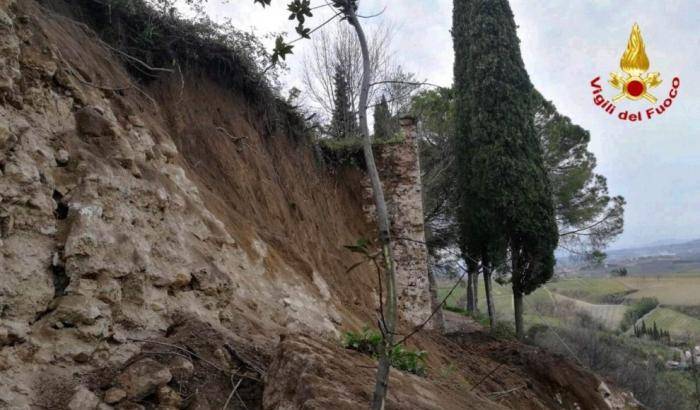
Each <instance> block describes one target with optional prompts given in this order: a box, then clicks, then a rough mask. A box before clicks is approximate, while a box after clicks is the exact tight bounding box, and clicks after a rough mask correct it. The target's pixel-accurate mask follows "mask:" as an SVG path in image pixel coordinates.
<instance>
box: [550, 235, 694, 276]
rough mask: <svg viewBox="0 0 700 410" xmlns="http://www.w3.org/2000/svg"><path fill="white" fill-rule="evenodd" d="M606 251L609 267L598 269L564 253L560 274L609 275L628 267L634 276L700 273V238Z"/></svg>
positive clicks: (560, 258) (560, 259)
mask: <svg viewBox="0 0 700 410" xmlns="http://www.w3.org/2000/svg"><path fill="white" fill-rule="evenodd" d="M606 252H607V254H608V258H607V261H606V264H605V266H603V267H599V268H595V269H591V268H587V267H585V263H584V262H581V261H579V260H576V258H568V257H566V256H560V257H559V259H558V262H559V263H558V267H559V269H560V274H563V275H570V274H583V275H588V276H605V275H608V274H610V271H612V270H613V269H616V268H619V267H625V268H627V270H628V272H629V274H630V275H634V276H657V275H665V274H686V273H692V272H700V239H694V240H691V241H686V242H681V243H672V244H668V243H666V244H659V245H647V246H642V247H638V248H628V249H614V250H608V251H606Z"/></svg>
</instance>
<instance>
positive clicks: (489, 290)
mask: <svg viewBox="0 0 700 410" xmlns="http://www.w3.org/2000/svg"><path fill="white" fill-rule="evenodd" d="M483 269H484V289H485V291H486V308H487V310H488V312H489V324H490V325H491V331H492V332H493V330H494V329H495V328H496V306H495V305H494V303H493V286H492V283H491V268H490V267H489V266H488V263H484V267H483Z"/></svg>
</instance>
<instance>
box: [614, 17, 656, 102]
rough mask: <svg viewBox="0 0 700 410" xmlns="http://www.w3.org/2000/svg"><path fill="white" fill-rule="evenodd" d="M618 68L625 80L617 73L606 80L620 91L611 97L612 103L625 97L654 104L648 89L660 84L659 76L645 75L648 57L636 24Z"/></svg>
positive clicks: (653, 98)
mask: <svg viewBox="0 0 700 410" xmlns="http://www.w3.org/2000/svg"><path fill="white" fill-rule="evenodd" d="M620 68H621V69H622V71H624V72H625V73H627V78H624V76H621V75H618V74H617V73H610V80H608V81H609V82H610V84H611V85H612V86H613V87H615V88H617V89H618V90H620V91H621V93H620V94H618V95H616V96H615V97H613V102H618V101H619V100H621V99H623V98H625V97H627V98H629V99H630V100H638V99H640V98H644V99H646V100H647V101H649V102H650V103H652V104H654V103H656V97H654V96H653V95H651V94H650V93H649V89H650V88H654V87H657V86H658V85H659V84H661V74H659V73H658V72H656V73H649V74H646V72H647V71H648V70H649V57H647V53H646V50H644V40H643V39H642V32H641V31H640V30H639V25H638V24H637V23H635V24H634V27H632V34H630V39H629V42H628V43H627V50H625V53H624V54H623V55H622V59H621V60H620Z"/></svg>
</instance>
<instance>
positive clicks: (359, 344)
mask: <svg viewBox="0 0 700 410" xmlns="http://www.w3.org/2000/svg"><path fill="white" fill-rule="evenodd" d="M381 342H382V335H381V334H380V333H379V332H378V331H376V330H372V329H370V328H369V327H367V326H365V328H364V329H363V330H362V332H361V333H355V332H345V340H344V341H343V347H345V348H346V349H352V350H356V351H358V352H360V353H364V354H367V355H370V356H372V357H376V356H377V354H378V353H379V344H380V343H381Z"/></svg>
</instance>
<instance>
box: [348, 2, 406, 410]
mask: <svg viewBox="0 0 700 410" xmlns="http://www.w3.org/2000/svg"><path fill="white" fill-rule="evenodd" d="M345 13H346V16H347V18H348V22H349V23H350V24H351V25H352V26H353V27H354V28H355V31H356V32H357V39H358V40H359V42H360V48H361V49H362V87H361V89H360V110H359V114H360V131H361V132H362V135H363V144H362V145H363V146H362V148H363V151H364V156H365V163H366V165H367V173H368V174H369V178H370V180H371V181H372V192H373V195H374V204H375V207H376V212H377V224H378V225H379V240H380V241H381V245H382V255H383V258H384V265H385V266H384V267H385V269H384V281H385V284H386V301H385V303H384V305H385V307H386V312H384V319H385V323H383V325H382V326H384V329H381V330H382V335H383V343H381V344H380V346H379V367H378V369H377V376H376V382H375V386H374V395H373V397H372V409H373V410H382V409H384V402H385V401H386V393H387V390H388V387H389V372H390V370H391V361H390V359H389V350H390V349H391V347H392V344H393V342H394V333H395V330H396V271H395V266H394V255H393V251H392V248H393V247H392V240H391V232H390V231H389V213H388V211H387V207H386V201H385V200H384V190H383V188H382V184H381V181H380V180H379V172H378V171H377V165H376V164H375V162H374V154H373V152H372V139H371V137H370V134H369V125H368V123H367V99H368V95H369V84H370V83H369V81H370V61H369V49H368V47H367V39H366V38H365V33H364V31H363V30H362V26H361V25H360V22H359V20H358V19H357V15H356V14H355V9H354V6H353V5H352V4H351V2H350V1H348V2H347V4H346V7H345Z"/></svg>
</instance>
